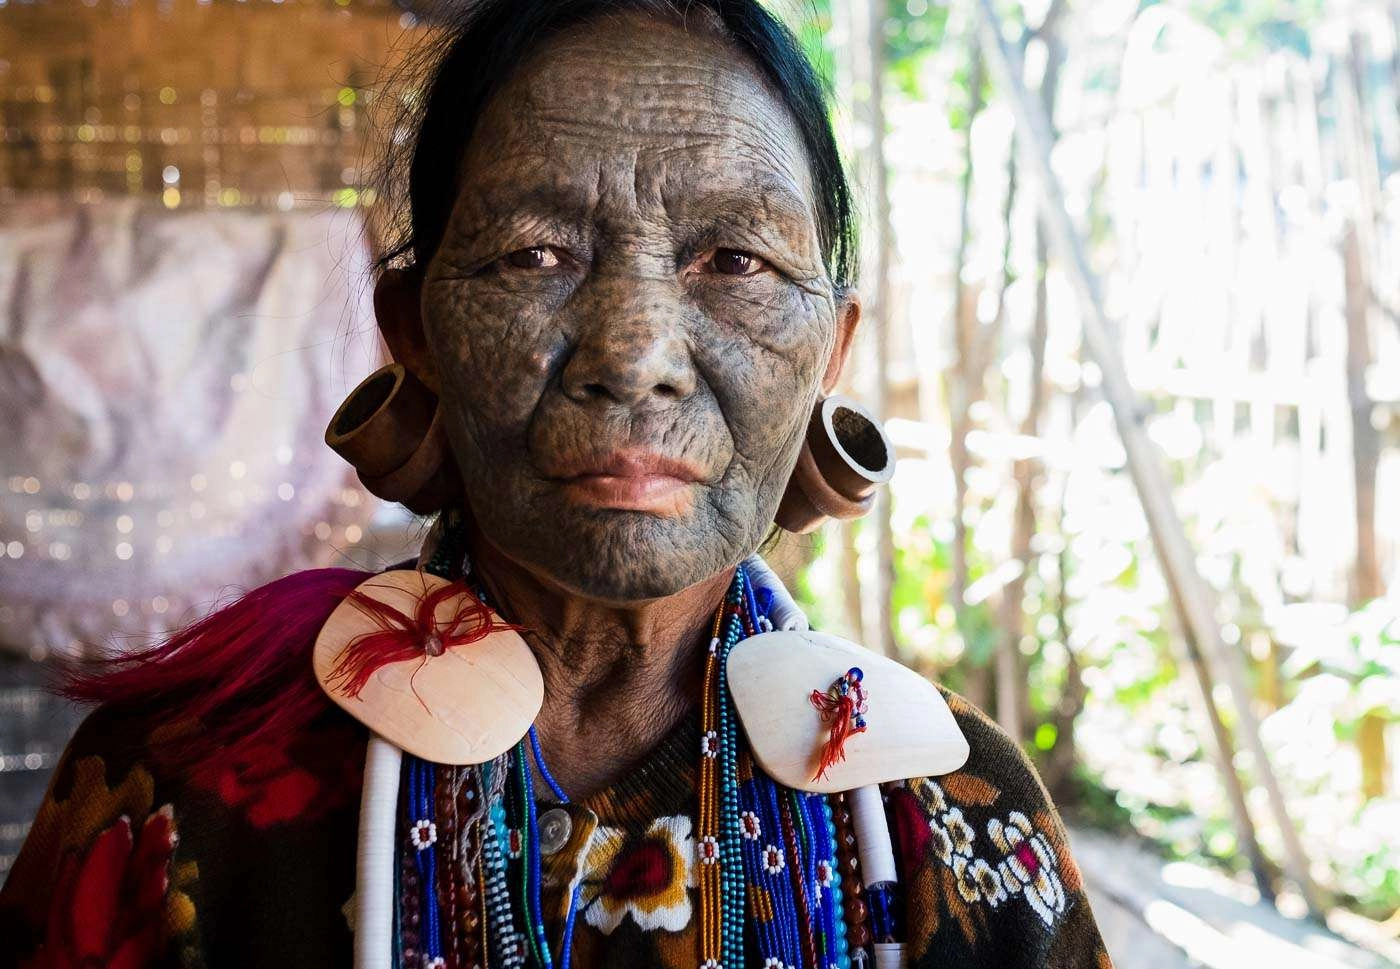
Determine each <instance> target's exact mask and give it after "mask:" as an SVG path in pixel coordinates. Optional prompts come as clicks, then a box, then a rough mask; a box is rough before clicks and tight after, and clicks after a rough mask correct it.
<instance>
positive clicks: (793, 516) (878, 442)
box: [774, 395, 894, 534]
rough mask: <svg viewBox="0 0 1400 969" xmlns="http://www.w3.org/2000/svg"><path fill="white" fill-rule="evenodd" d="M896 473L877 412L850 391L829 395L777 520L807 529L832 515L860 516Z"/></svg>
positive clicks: (781, 524)
mask: <svg viewBox="0 0 1400 969" xmlns="http://www.w3.org/2000/svg"><path fill="white" fill-rule="evenodd" d="M892 477H894V445H892V444H891V443H890V439H889V437H887V436H886V435H885V429H884V428H883V427H882V426H881V425H880V422H879V420H877V419H876V417H875V415H874V414H872V413H871V412H870V411H868V410H866V409H865V408H864V407H862V406H861V405H860V404H858V403H856V402H855V401H854V400H852V399H851V398H849V397H842V396H839V395H834V396H831V397H826V398H823V399H822V400H819V401H817V405H816V407H815V408H814V409H813V411H812V419H811V421H810V422H809V423H808V425H807V438H806V440H805V441H803V443H802V450H801V451H800V452H799V453H798V456H797V466H796V467H795V468H793V471H792V477H791V478H790V479H789V481H788V486H787V490H786V491H785V492H783V498H782V502H781V503H780V504H779V505H778V513H777V515H775V516H774V521H776V522H777V524H778V526H779V527H780V528H783V529H785V530H787V531H789V532H797V533H799V534H801V533H804V532H810V531H813V530H814V529H816V528H817V526H818V525H820V524H821V523H822V522H823V521H825V520H826V519H827V518H836V519H848V518H859V517H860V516H861V515H864V514H865V513H866V512H868V511H869V510H870V508H871V506H872V505H873V504H874V503H875V489H876V488H878V487H879V486H880V485H882V484H886V483H888V482H889V480H890V478H892Z"/></svg>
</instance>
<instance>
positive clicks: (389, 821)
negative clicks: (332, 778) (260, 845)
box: [354, 734, 403, 969]
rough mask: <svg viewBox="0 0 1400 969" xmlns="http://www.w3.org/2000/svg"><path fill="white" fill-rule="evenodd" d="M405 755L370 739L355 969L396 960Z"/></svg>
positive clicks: (376, 738) (379, 739) (363, 803)
mask: <svg viewBox="0 0 1400 969" xmlns="http://www.w3.org/2000/svg"><path fill="white" fill-rule="evenodd" d="M402 764H403V751H401V750H399V748H397V747H395V746H394V745H393V744H391V743H389V741H387V740H385V739H384V738H382V737H380V736H378V735H376V734H370V735H369V743H368V744H367V745H366V747H365V785H364V789H363V791H361V793H360V839H359V841H360V843H359V851H358V852H357V857H356V865H355V925H354V932H355V969H383V967H384V966H387V965H391V964H392V963H393V958H394V949H393V939H394V821H395V815H396V814H397V812H398V804H399V769H400V767H401V766H402Z"/></svg>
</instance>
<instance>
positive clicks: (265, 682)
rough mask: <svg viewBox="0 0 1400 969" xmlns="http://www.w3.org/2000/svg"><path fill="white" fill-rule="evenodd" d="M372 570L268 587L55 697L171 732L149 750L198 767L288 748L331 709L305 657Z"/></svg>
mask: <svg viewBox="0 0 1400 969" xmlns="http://www.w3.org/2000/svg"><path fill="white" fill-rule="evenodd" d="M371 574H372V573H369V572H360V571H357V570H354V569H311V570H308V571H305V572H296V573H293V574H292V575H289V576H286V577H285V578H281V579H278V580H276V581H275V582H270V583H268V584H267V585H264V586H262V587H260V588H257V589H254V590H252V591H251V592H248V593H247V594H245V595H243V596H242V597H240V598H238V599H236V600H235V601H233V602H232V603H230V604H228V605H226V606H224V607H223V608H222V609H219V610H218V611H216V612H214V613H211V614H210V615H208V616H206V617H205V618H203V619H201V620H199V621H198V622H196V623H194V624H192V625H190V626H187V627H185V628H184V629H182V630H180V631H178V632H176V633H174V634H173V635H172V636H171V637H170V638H169V639H167V640H165V641H164V642H162V643H159V644H157V645H155V646H152V647H150V648H148V649H143V650H138V651H136V652H134V653H125V654H118V655H115V656H113V657H111V658H109V659H107V660H106V661H103V662H100V663H98V664H96V665H93V666H85V667H81V668H78V669H74V670H71V671H69V672H68V673H67V674H66V675H65V678H64V682H63V683H62V685H61V686H60V692H61V693H62V694H63V695H64V696H67V697H68V698H69V699H72V700H76V701H79V702H84V703H103V704H108V705H109V706H111V707H112V708H114V709H122V710H129V711H131V712H133V713H134V714H139V715H141V716H143V717H147V718H148V719H150V720H151V721H152V723H151V726H152V729H153V732H154V731H159V730H160V728H162V727H165V728H169V729H167V730H165V731H164V732H163V733H162V734H158V735H160V736H162V737H163V738H164V737H168V738H169V739H168V740H164V739H163V740H162V742H161V743H160V744H159V745H158V746H157V747H155V748H154V749H153V753H155V754H156V755H157V756H158V757H159V758H160V759H161V760H162V761H163V762H165V763H167V764H169V765H170V766H178V767H179V768H181V769H188V770H197V769H199V768H201V767H203V766H205V765H207V764H209V763H211V762H213V761H216V760H220V759H223V758H226V757H238V756H239V755H240V754H241V753H244V752H247V751H249V750H252V749H255V748H257V747H258V746H259V745H262V744H268V743H271V744H273V745H281V744H285V743H288V742H290V740H291V738H292V737H294V736H296V735H297V734H299V733H300V732H301V731H303V730H304V729H306V728H307V727H308V726H310V725H311V724H312V722H313V721H315V720H316V719H317V718H318V717H320V716H323V715H325V714H326V713H327V712H329V711H331V710H333V709H334V705H333V704H332V703H331V701H330V698H329V697H327V696H326V695H325V694H324V693H323V692H322V691H321V687H320V684H318V683H317V682H316V674H315V671H314V670H313V668H312V663H311V654H312V650H313V648H314V647H315V645H316V635H317V633H319V632H320V630H321V627H322V626H323V625H324V624H325V622H326V620H327V619H328V618H330V614H331V613H332V612H333V611H335V607H336V606H338V605H340V603H341V602H342V601H343V600H344V599H345V597H346V596H348V595H349V594H350V593H351V592H353V591H354V589H355V587H356V586H357V585H359V584H360V583H361V582H363V581H365V579H367V578H369V577H370V576H371Z"/></svg>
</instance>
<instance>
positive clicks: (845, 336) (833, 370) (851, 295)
mask: <svg viewBox="0 0 1400 969" xmlns="http://www.w3.org/2000/svg"><path fill="white" fill-rule="evenodd" d="M858 326H860V293H858V292H856V291H855V289H854V288H847V289H846V290H844V291H842V292H841V293H840V294H839V295H838V296H837V298H836V342H835V343H834V344H833V345H832V347H831V356H830V357H829V358H827V361H826V372H825V373H824V374H822V393H823V394H824V395H825V394H829V393H831V392H832V391H833V390H835V389H836V384H837V383H838V382H839V381H840V380H841V372H842V370H844V369H845V367H846V359H847V358H848V357H849V356H850V355H851V343H852V341H853V340H854V339H855V335H856V327H858Z"/></svg>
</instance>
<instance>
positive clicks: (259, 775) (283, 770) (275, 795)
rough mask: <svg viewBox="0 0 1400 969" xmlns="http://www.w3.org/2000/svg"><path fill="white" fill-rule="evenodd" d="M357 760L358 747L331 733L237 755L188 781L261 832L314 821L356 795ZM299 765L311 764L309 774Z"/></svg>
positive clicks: (342, 735) (262, 746)
mask: <svg viewBox="0 0 1400 969" xmlns="http://www.w3.org/2000/svg"><path fill="white" fill-rule="evenodd" d="M302 747H305V748H307V749H301V748H302ZM298 755H299V756H298ZM362 756H363V747H362V746H360V745H359V744H357V743H355V742H353V740H352V739H351V738H350V737H347V736H346V735H345V732H343V731H333V732H331V734H330V735H328V736H327V737H325V738H323V739H318V741H317V742H316V743H315V744H314V745H312V744H302V745H298V744H295V743H294V744H292V745H290V746H288V745H286V744H274V743H267V744H259V745H257V746H255V747H250V748H248V749H247V750H242V751H238V752H236V753H235V754H234V755H233V756H231V757H229V758H228V759H226V760H223V761H216V762H214V763H213V764H211V765H210V767H209V768H208V769H207V770H204V771H201V772H200V773H198V774H196V775H195V777H194V779H193V780H194V783H195V785H196V786H197V787H201V788H204V789H205V790H210V791H213V792H214V793H215V794H217V795H218V796H219V799H220V800H222V801H223V802H224V803H225V804H227V805H228V806H229V807H231V808H234V809H236V810H238V811H241V812H242V813H243V815H244V817H246V818H247V819H248V822H249V823H250V824H252V825H253V827H255V828H267V827H271V826H272V825H274V824H285V823H286V822H289V821H311V820H315V819H317V818H320V817H323V816H325V815H326V814H328V813H330V812H331V811H333V810H335V809H336V808H339V807H341V806H343V805H344V804H345V803H347V800H348V799H349V798H350V797H352V796H356V795H358V793H359V783H358V782H359V763H360V761H361V759H362ZM303 762H304V763H305V764H315V771H313V770H311V769H310V768H308V767H307V766H304V763H303Z"/></svg>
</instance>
